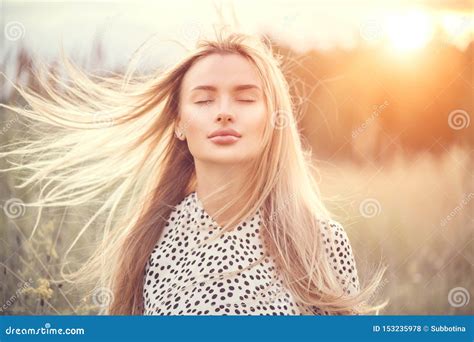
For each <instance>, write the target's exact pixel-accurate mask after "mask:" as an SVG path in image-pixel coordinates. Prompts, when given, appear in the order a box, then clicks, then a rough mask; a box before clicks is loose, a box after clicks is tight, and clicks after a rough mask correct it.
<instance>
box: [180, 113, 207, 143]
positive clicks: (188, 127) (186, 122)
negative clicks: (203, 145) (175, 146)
mask: <svg viewBox="0 0 474 342" xmlns="http://www.w3.org/2000/svg"><path fill="white" fill-rule="evenodd" d="M181 126H182V127H183V129H184V131H185V132H186V136H188V137H189V138H194V137H197V136H199V135H202V134H203V133H205V132H206V127H209V123H208V122H207V121H206V117H205V116H204V115H199V113H195V112H193V111H192V110H191V109H188V108H183V111H182V112H181Z"/></svg>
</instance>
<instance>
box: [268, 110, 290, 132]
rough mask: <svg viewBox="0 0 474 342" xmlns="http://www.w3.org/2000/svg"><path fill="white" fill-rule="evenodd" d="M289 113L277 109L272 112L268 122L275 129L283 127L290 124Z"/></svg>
mask: <svg viewBox="0 0 474 342" xmlns="http://www.w3.org/2000/svg"><path fill="white" fill-rule="evenodd" d="M291 115H292V114H291V113H290V112H289V111H287V110H283V109H278V110H276V111H274V112H273V113H272V116H271V121H270V122H271V124H272V126H273V127H274V128H275V129H283V128H285V127H288V126H289V125H290V123H291Z"/></svg>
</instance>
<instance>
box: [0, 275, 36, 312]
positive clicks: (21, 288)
mask: <svg viewBox="0 0 474 342" xmlns="http://www.w3.org/2000/svg"><path fill="white" fill-rule="evenodd" d="M32 283H33V280H32V279H31V278H30V279H28V281H24V282H23V283H19V284H18V288H17V290H16V291H15V293H14V294H13V295H12V296H11V297H10V298H8V299H7V300H6V301H5V303H3V305H2V306H1V307H0V313H1V312H4V311H5V310H7V309H8V308H9V307H11V306H12V305H13V304H14V303H15V302H16V301H17V300H18V298H19V297H20V296H21V294H22V293H23V291H24V290H25V289H27V288H30V287H31V284H32Z"/></svg>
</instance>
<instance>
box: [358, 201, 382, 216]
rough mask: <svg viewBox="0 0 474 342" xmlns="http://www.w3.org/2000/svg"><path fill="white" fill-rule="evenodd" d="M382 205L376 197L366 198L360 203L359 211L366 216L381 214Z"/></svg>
mask: <svg viewBox="0 0 474 342" xmlns="http://www.w3.org/2000/svg"><path fill="white" fill-rule="evenodd" d="M381 211H382V206H381V205H380V202H379V201H378V200H376V199H375V198H366V199H364V200H363V201H362V202H361V203H360V205H359V212H360V214H361V215H362V216H363V217H365V218H372V217H375V216H377V215H378V214H380V212H381Z"/></svg>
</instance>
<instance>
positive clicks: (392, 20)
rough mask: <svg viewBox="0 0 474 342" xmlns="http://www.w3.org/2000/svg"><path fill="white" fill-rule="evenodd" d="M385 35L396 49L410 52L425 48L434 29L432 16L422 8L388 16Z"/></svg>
mask: <svg viewBox="0 0 474 342" xmlns="http://www.w3.org/2000/svg"><path fill="white" fill-rule="evenodd" d="M384 30H385V36H386V38H387V40H388V42H389V43H390V45H391V47H392V48H393V49H394V51H396V52H398V53H409V52H413V51H416V50H418V49H421V48H423V47H424V46H425V45H426V44H427V43H428V42H429V41H430V39H431V37H432V35H433V30H434V24H433V19H432V17H431V16H430V15H429V14H428V13H427V12H425V11H422V10H410V11H406V12H400V13H396V14H391V15H389V16H387V18H386V19H385V21H384Z"/></svg>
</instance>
